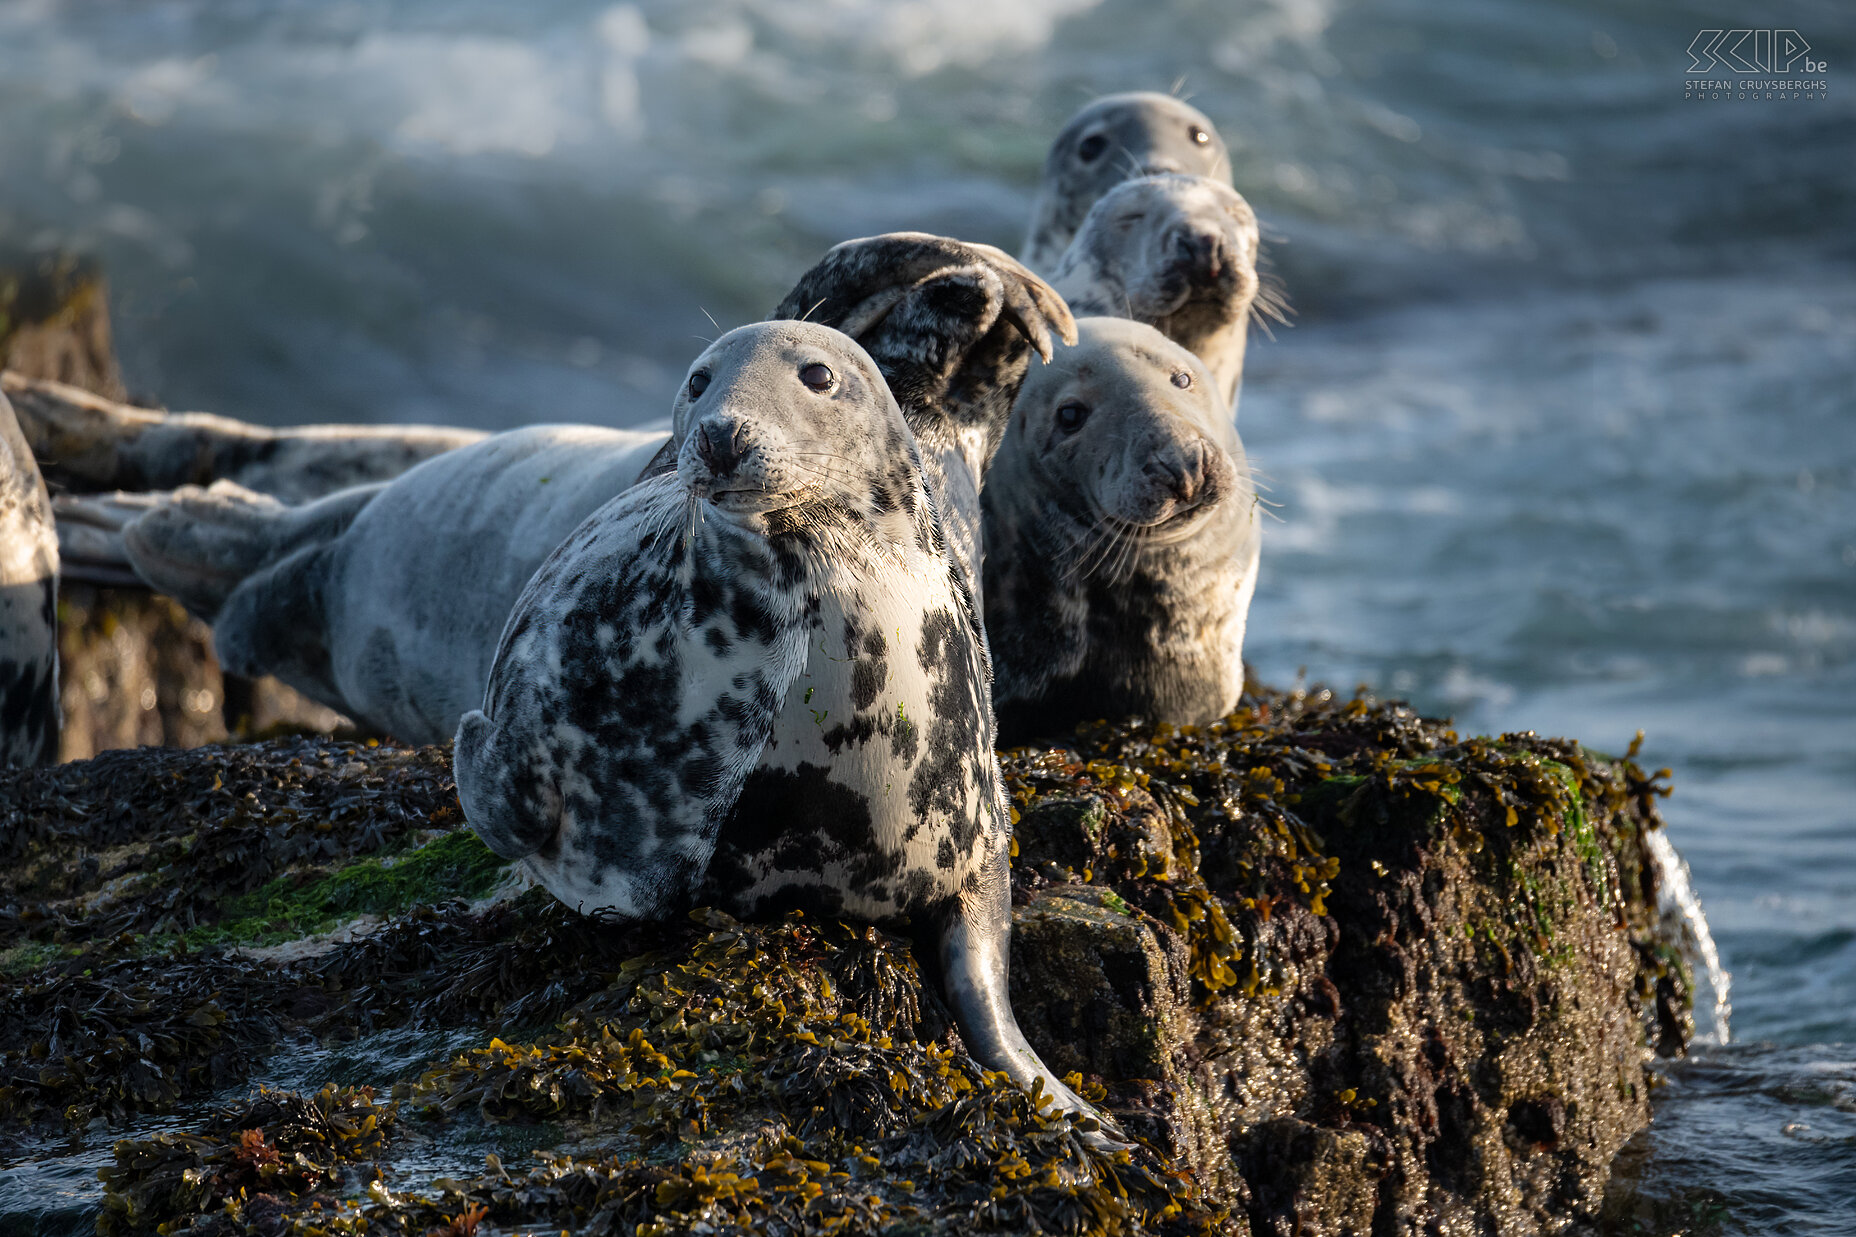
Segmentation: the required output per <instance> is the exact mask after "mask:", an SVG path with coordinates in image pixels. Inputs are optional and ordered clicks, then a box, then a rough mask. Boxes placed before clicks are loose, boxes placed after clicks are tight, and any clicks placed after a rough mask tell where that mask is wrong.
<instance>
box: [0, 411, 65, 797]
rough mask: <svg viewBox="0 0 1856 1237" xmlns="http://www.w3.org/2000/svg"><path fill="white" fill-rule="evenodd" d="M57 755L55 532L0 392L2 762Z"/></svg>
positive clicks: (32, 761) (41, 486) (45, 760)
mask: <svg viewBox="0 0 1856 1237" xmlns="http://www.w3.org/2000/svg"><path fill="white" fill-rule="evenodd" d="M57 758H58V537H57V534H56V533H55V532H54V531H53V529H52V504H51V498H50V496H49V495H47V493H46V492H45V481H44V478H42V477H40V476H39V466H38V463H37V462H36V461H35V460H34V459H33V456H32V450H31V448H29V447H28V446H27V445H26V438H25V435H23V434H21V433H20V432H19V423H18V422H17V421H16V420H15V419H14V417H13V406H12V405H11V404H10V403H8V402H7V399H6V396H5V395H0V765H37V764H50V763H51V762H52V761H54V760H56V759H57Z"/></svg>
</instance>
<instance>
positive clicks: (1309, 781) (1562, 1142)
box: [0, 692, 1689, 1235]
mask: <svg viewBox="0 0 1856 1237" xmlns="http://www.w3.org/2000/svg"><path fill="white" fill-rule="evenodd" d="M1006 770H1007V775H1008V783H1009V785H1010V787H1011V789H1012V793H1013V796H1014V802H1015V805H1016V810H1017V812H1018V813H1019V816H1020V819H1019V821H1018V825H1017V830H1016V852H1017V853H1016V854H1015V856H1014V900H1015V903H1016V904H1017V912H1016V925H1015V931H1014V939H1013V951H1012V956H1013V999H1014V1005H1015V1008H1016V1009H1017V1012H1018V1015H1019V1019H1020V1021H1021V1024H1022V1025H1023V1027H1024V1029H1025V1031H1026V1034H1027V1035H1028V1036H1029V1037H1030V1039H1031V1040H1032V1042H1033V1043H1034V1044H1035V1045H1036V1046H1037V1047H1038V1049H1039V1051H1040V1052H1041V1053H1043V1054H1044V1057H1045V1059H1046V1061H1048V1062H1049V1063H1050V1064H1051V1066H1052V1067H1053V1068H1054V1069H1055V1070H1057V1071H1058V1072H1060V1073H1067V1074H1069V1075H1070V1077H1071V1081H1072V1083H1073V1084H1074V1085H1078V1086H1080V1087H1081V1089H1082V1090H1083V1091H1084V1093H1085V1094H1087V1095H1089V1096H1090V1097H1091V1098H1092V1099H1095V1100H1096V1101H1097V1102H1098V1103H1099V1104H1101V1106H1102V1107H1103V1108H1104V1109H1105V1110H1107V1111H1109V1112H1111V1113H1112V1114H1114V1116H1115V1117H1116V1119H1117V1120H1118V1121H1120V1122H1121V1124H1122V1125H1123V1127H1124V1128H1125V1129H1127V1130H1128V1131H1129V1132H1130V1133H1132V1134H1134V1135H1136V1136H1137V1137H1138V1138H1139V1139H1140V1140H1141V1143H1142V1145H1141V1146H1140V1147H1138V1148H1136V1149H1135V1150H1134V1151H1133V1152H1132V1153H1122V1154H1120V1155H1118V1156H1116V1157H1112V1158H1105V1157H1102V1156H1099V1155H1096V1154H1093V1153H1091V1152H1090V1151H1089V1150H1088V1149H1087V1148H1086V1147H1085V1146H1084V1145H1083V1143H1082V1142H1081V1140H1080V1139H1079V1138H1078V1136H1077V1130H1076V1129H1075V1128H1074V1127H1073V1126H1072V1123H1071V1121H1070V1119H1068V1118H1065V1117H1053V1116H1050V1115H1049V1114H1048V1113H1046V1112H1041V1111H1040V1110H1039V1109H1038V1108H1037V1107H1035V1106H1034V1104H1033V1102H1032V1101H1031V1100H1030V1099H1028V1098H1027V1097H1026V1096H1024V1095H1023V1094H1022V1093H1020V1092H1018V1091H1017V1090H1015V1089H1014V1088H1012V1087H1010V1086H1009V1085H1007V1084H1005V1083H1004V1082H1003V1081H1001V1080H1000V1079H998V1078H996V1077H992V1076H988V1075H986V1074H984V1073H983V1072H982V1071H980V1070H978V1069H976V1068H975V1067H974V1066H973V1065H972V1063H971V1062H970V1061H968V1060H967V1058H966V1057H965V1055H964V1053H963V1052H961V1050H960V1045H959V1041H958V1037H957V1035H956V1033H955V1032H954V1031H953V1030H952V1029H951V1025H950V1023H949V1020H948V1019H947V1017H946V1015H945V1013H944V1011H942V1010H941V1008H940V1005H939V1002H938V1000H937V999H936V998H935V996H934V994H933V991H932V988H931V987H929V986H926V985H924V983H923V981H922V979H921V976H920V974H919V972H918V971H917V969H916V966H915V964H914V961H913V959H912V957H911V956H910V952H909V949H908V947H907V945H906V944H905V943H904V942H903V941H902V940H901V939H899V938H898V937H896V936H893V935H891V934H889V933H886V932H883V931H881V930H878V929H875V928H871V927H868V926H865V925H855V924H851V925H845V924H838V923H833V922H822V921H811V920H806V919H802V918H798V917H795V918H791V919H787V920H784V921H780V922H777V923H769V924H740V923H736V922H734V921H732V920H729V919H727V918H726V917H725V916H721V915H718V914H714V913H711V912H706V911H698V912H696V913H694V914H693V915H692V916H691V917H690V918H689V919H688V920H683V921H678V922H675V923H667V924H658V925H619V924H612V923H606V922H600V921H596V920H592V919H587V918H584V917H581V916H578V915H575V914H573V913H571V912H569V911H567V910H565V909H564V908H562V907H560V906H558V905H557V904H555V903H553V902H552V901H551V900H550V899H549V898H547V896H546V895H545V894H543V893H542V892H541V891H539V890H532V889H530V890H526V891H524V890H523V889H522V888H521V886H520V882H519V881H518V880H517V879H516V878H514V877H513V875H512V874H511V873H509V872H508V871H507V870H506V869H505V868H504V867H503V866H502V865H501V864H500V863H499V862H498V861H497V860H496V859H495V858H494V857H493V856H491V855H489V853H488V852H487V851H486V850H484V849H483V848H482V847H481V845H480V844H478V843H477V842H476V840H475V838H474V837H473V836H472V835H470V834H469V833H468V832H467V831H464V830H462V829H461V817H460V815H459V812H458V809H457V804H456V797H455V792H454V790H453V788H452V785H451V782H450V774H449V767H448V760H447V753H446V752H444V751H443V750H442V749H406V748H400V747H395V746H393V745H391V744H386V745H370V744H364V743H339V742H334V741H329V740H309V739H284V740H276V741H272V742H267V743H260V744H252V745H247V746H241V747H202V748H196V749H192V750H189V751H176V750H162V749H147V750H142V751H134V752H113V753H109V754H106V755H105V756H103V757H101V758H98V759H96V760H91V761H85V762H79V763H73V764H68V765H63V766H58V767H54V768H50V769H41V770H34V771H13V772H6V773H3V774H0V857H3V858H4V859H5V860H6V862H5V863H4V865H0V871H4V873H5V875H4V877H3V878H0V1007H3V1008H5V1009H7V1010H8V1011H9V1016H8V1018H6V1019H5V1020H4V1023H3V1024H0V1163H4V1164H7V1165H10V1166H11V1169H10V1170H9V1175H11V1176H13V1177H14V1179H15V1180H16V1181H19V1182H31V1181H37V1180H44V1181H52V1180H64V1181H67V1182H68V1181H69V1180H70V1179H71V1178H72V1177H73V1175H81V1176H82V1177H83V1178H85V1179H89V1178H92V1177H94V1176H96V1175H97V1174H96V1172H95V1169H94V1168H92V1167H89V1165H91V1164H93V1163H94V1162H97V1161H101V1168H102V1172H101V1177H102V1180H101V1182H100V1183H94V1184H91V1185H89V1186H88V1187H86V1188H80V1189H77V1190H76V1191H75V1197H72V1191H70V1190H66V1191H65V1192H64V1193H59V1192H58V1191H55V1190H52V1189H50V1188H49V1187H48V1188H47V1189H46V1190H45V1191H43V1192H42V1193H41V1194H39V1195H35V1194H33V1192H32V1190H31V1189H29V1188H26V1187H25V1186H15V1187H12V1188H10V1189H9V1188H0V1229H3V1228H5V1227H6V1226H7V1225H12V1226H13V1227H15V1228H19V1227H20V1226H22V1225H24V1226H25V1227H24V1228H23V1229H22V1230H21V1231H60V1230H61V1229H62V1230H63V1231H88V1230H89V1229H90V1228H91V1227H93V1226H95V1227H96V1228H98V1229H100V1230H101V1231H104V1232H107V1233H115V1232H125V1233H126V1232H139V1231H153V1230H154V1229H155V1228H156V1227H157V1226H166V1227H165V1229H164V1231H169V1232H194V1233H208V1232H211V1233H244V1232H252V1233H281V1232H299V1233H315V1232H360V1231H366V1232H369V1233H380V1232H388V1233H426V1232H430V1231H434V1230H440V1229H442V1230H444V1231H448V1232H451V1233H464V1232H471V1231H477V1232H490V1231H493V1230H494V1231H505V1232H507V1231H523V1232H528V1231H547V1232H556V1231H560V1230H561V1229H563V1228H565V1229H571V1230H573V1231H575V1232H587V1233H603V1232H611V1233H633V1232H646V1233H682V1232H793V1233H801V1232H887V1233H895V1234H902V1233H931V1232H949V1233H952V1232H968V1231H976V1230H993V1231H1007V1232H1030V1231H1055V1232H1154V1233H1175V1232H1180V1233H1184V1232H1227V1233H1246V1232H1249V1233H1256V1234H1265V1233H1268V1234H1277V1233H1281V1234H1290V1233H1302V1234H1344V1233H1358V1234H1375V1235H1379V1234H1394V1233H1412V1234H1418V1233H1502V1234H1521V1233H1559V1232H1584V1231H1596V1230H1597V1229H1598V1228H1599V1227H1600V1226H1601V1223H1602V1221H1601V1216H1600V1212H1601V1207H1602V1205H1603V1203H1604V1196H1605V1191H1606V1186H1607V1181H1608V1178H1609V1173H1610V1166H1611V1162H1612V1158H1613V1156H1614V1155H1615V1154H1616V1152H1617V1151H1618V1150H1619V1149H1620V1148H1621V1147H1623V1146H1624V1145H1625V1143H1626V1142H1627V1141H1628V1140H1630V1139H1631V1137H1632V1136H1633V1135H1634V1134H1635V1133H1636V1132H1637V1131H1638V1130H1640V1129H1641V1128H1642V1127H1643V1126H1644V1125H1645V1123H1646V1122H1647V1120H1648V1117H1649V1079H1650V1073H1649V1067H1650V1064H1651V1060H1652V1057H1653V1054H1654V1053H1655V1052H1656V1051H1657V1050H1658V1049H1659V1048H1660V1049H1661V1050H1662V1051H1664V1052H1679V1051H1680V1050H1681V1047H1682V1046H1683V1044H1685V1042H1686V1040H1687V1037H1688V1035H1689V1023H1688V1014H1687V988H1686V981H1687V973H1686V970H1685V968H1684V966H1683V964H1682V963H1681V961H1680V959H1679V957H1678V956H1677V955H1676V953H1675V951H1674V950H1673V949H1672V948H1671V947H1670V945H1669V943H1667V942H1666V941H1664V940H1663V939H1662V938H1661V937H1660V936H1659V935H1658V932H1659V929H1658V927H1657V916H1656V911H1655V874H1654V869H1653V867H1652V866H1651V865H1650V864H1649V862H1648V860H1647V859H1646V856H1645V853H1644V850H1643V847H1642V838H1643V836H1644V833H1645V831H1646V830H1650V829H1654V828H1657V827H1659V822H1658V819H1657V815H1656V807H1655V804H1656V796H1657V795H1658V794H1659V793H1660V790H1661V788H1660V785H1659V783H1658V782H1657V780H1656V779H1655V778H1653V777H1650V776H1647V775H1645V773H1644V772H1643V771H1642V770H1641V769H1639V768H1638V767H1637V766H1636V764H1635V763H1634V761H1633V760H1631V759H1630V758H1629V757H1623V758H1617V759H1612V758H1607V757H1602V756H1599V755H1597V754H1595V753H1591V752H1588V751H1585V750H1583V749H1581V748H1579V747H1578V746H1577V745H1576V744H1572V743H1567V742H1563V741H1557V740H1553V741H1548V740H1541V739H1538V738H1536V737H1534V736H1531V735H1518V736H1517V735H1510V736H1503V737H1502V738H1500V739H1470V740H1461V739H1459V738H1458V737H1457V736H1456V735H1454V734H1453V733H1451V732H1450V731H1449V730H1448V729H1447V728H1446V727H1444V726H1442V725H1440V724H1436V723H1431V722H1425V721H1422V720H1421V719H1419V718H1417V717H1415V716H1414V715H1412V714H1411V713H1410V712H1409V711H1407V710H1404V709H1402V708H1400V707H1397V706H1395V705H1386V704H1377V703H1374V702H1371V701H1368V700H1364V699H1362V700H1345V699H1336V698H1334V697H1332V696H1331V695H1329V694H1328V693H1325V692H1315V693H1313V694H1282V693H1269V692H1266V693H1261V694H1258V695H1255V696H1251V697H1246V701H1245V707H1244V708H1243V709H1241V710H1240V712H1239V713H1237V714H1235V715H1233V716H1232V717H1231V718H1230V719H1227V721H1225V722H1222V723H1219V724H1218V725H1216V726H1212V727H1207V728H1203V729H1200V730H1195V731H1175V730H1169V729H1166V728H1159V729H1155V728H1152V727H1142V726H1126V727H1101V728H1098V729H1095V730H1092V731H1090V732H1088V733H1085V734H1081V735H1079V736H1077V738H1076V739H1074V740H1073V741H1072V742H1071V743H1070V744H1069V745H1067V746H1066V747H1063V748H1053V749H1021V750H1019V751H1015V752H1012V753H1008V754H1007V758H1006ZM259 1083H270V1084H272V1085H270V1086H268V1087H266V1088H262V1089H260V1088H257V1087H256V1084H259ZM86 1156H88V1157H90V1158H88V1159H86V1158H85V1157H86ZM60 1171H63V1172H64V1174H65V1175H64V1176H63V1177H59V1176H58V1174H59V1172H60ZM53 1195H56V1197H53ZM1611 1213H1612V1214H1613V1215H1617V1214H1622V1213H1623V1212H1622V1210H1621V1209H1620V1208H1619V1207H1618V1205H1617V1203H1616V1201H1615V1200H1614V1201H1613V1204H1612V1207H1611Z"/></svg>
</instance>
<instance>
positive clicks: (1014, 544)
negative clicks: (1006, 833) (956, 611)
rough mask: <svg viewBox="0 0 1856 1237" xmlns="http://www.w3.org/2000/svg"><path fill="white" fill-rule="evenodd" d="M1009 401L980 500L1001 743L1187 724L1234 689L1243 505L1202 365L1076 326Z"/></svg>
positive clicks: (1246, 596)
mask: <svg viewBox="0 0 1856 1237" xmlns="http://www.w3.org/2000/svg"><path fill="white" fill-rule="evenodd" d="M1077 331H1078V335H1079V341H1078V343H1077V344H1076V345H1075V346H1074V347H1069V348H1064V349H1061V350H1059V351H1058V353H1057V355H1056V356H1055V357H1054V358H1053V360H1052V363H1051V364H1050V365H1047V366H1044V367H1041V368H1040V369H1039V370H1037V371H1036V372H1034V373H1033V374H1032V375H1031V376H1030V377H1029V378H1028V379H1027V380H1026V382H1025V384H1024V386H1023V388H1022V389H1021V390H1020V392H1019V396H1018V403H1017V406H1016V408H1015V409H1014V412H1013V416H1012V420H1011V424H1010V426H1009V428H1008V429H1007V432H1006V436H1005V441H1004V442H1003V443H1002V444H1001V446H1000V448H999V451H998V454H997V455H996V457H995V458H994V460H993V465H992V473H991V476H990V477H989V478H988V482H987V486H986V490H985V493H984V495H983V499H984V503H985V537H986V592H985V598H986V601H985V607H986V610H985V612H986V628H987V631H988V633H989V634H990V636H991V638H992V652H993V659H994V669H995V672H996V677H995V680H994V687H993V701H994V706H995V708H996V709H997V712H998V721H999V734H1000V739H1001V741H1002V742H1005V743H1007V744H1016V743H1023V742H1026V741H1029V740H1031V739H1034V738H1039V737H1045V736H1052V735H1060V734H1064V733H1067V732H1068V731H1070V730H1071V729H1072V728H1073V727H1074V726H1075V725H1076V724H1077V723H1078V722H1081V721H1089V720H1094V719H1096V718H1101V717H1117V716H1124V715H1129V714H1134V715H1140V716H1144V717H1148V718H1152V719H1155V720H1159V721H1166V722H1173V723H1179V724H1199V723H1204V722H1208V721H1211V720H1213V719H1215V718H1217V717H1220V716H1222V715H1224V714H1225V713H1228V712H1230V710H1231V709H1232V708H1234V707H1235V706H1236V704H1237V700H1238V697H1239V695H1241V694H1242V692H1243V686H1244V663H1243V642H1244V626H1245V620H1246V617H1247V615H1248V613H1249V608H1250V598H1251V594H1252V592H1253V591H1254V590H1255V588H1256V578H1257V561H1258V552H1259V544H1260V527H1259V524H1260V520H1259V515H1260V513H1259V509H1258V505H1257V502H1256V495H1255V491H1254V489H1253V487H1252V484H1251V480H1250V474H1249V467H1248V464H1247V461H1246V460H1245V457H1244V449H1243V445H1242V443H1241V442H1240V441H1239V439H1238V436H1237V429H1236V426H1235V425H1233V423H1232V421H1231V416H1230V409H1229V406H1228V405H1227V404H1226V403H1225V401H1224V399H1223V397H1222V395H1221V394H1220V393H1219V391H1218V390H1217V388H1216V386H1215V383H1214V381H1213V378H1212V374H1211V371H1210V370H1209V369H1208V368H1207V367H1206V365H1205V364H1204V362H1202V361H1200V360H1199V359H1198V358H1197V357H1195V356H1193V355H1192V354H1191V353H1190V352H1187V351H1186V350H1185V349H1184V348H1182V347H1180V346H1179V345H1178V344H1176V343H1174V342H1172V341H1171V340H1169V339H1167V338H1166V337H1165V336H1164V335H1162V334H1160V332H1159V331H1157V330H1155V329H1154V328H1153V327H1150V326H1147V325H1144V324H1142V323H1138V322H1132V321H1127V320H1125V319H1114V318H1082V319H1079V320H1078V323H1077Z"/></svg>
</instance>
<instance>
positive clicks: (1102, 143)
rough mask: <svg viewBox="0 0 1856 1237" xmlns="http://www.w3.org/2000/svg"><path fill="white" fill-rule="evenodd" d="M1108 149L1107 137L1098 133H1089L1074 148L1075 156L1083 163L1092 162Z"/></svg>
mask: <svg viewBox="0 0 1856 1237" xmlns="http://www.w3.org/2000/svg"><path fill="white" fill-rule="evenodd" d="M1107 149H1108V139H1107V138H1105V137H1103V136H1102V135H1101V134H1100V133H1091V134H1090V135H1089V136H1088V137H1086V138H1084V139H1083V144H1082V145H1081V146H1078V147H1077V148H1076V157H1077V158H1078V159H1081V160H1082V161H1083V162H1084V163H1094V162H1095V161H1096V160H1097V159H1100V158H1101V157H1102V152H1103V151H1105V150H1107Z"/></svg>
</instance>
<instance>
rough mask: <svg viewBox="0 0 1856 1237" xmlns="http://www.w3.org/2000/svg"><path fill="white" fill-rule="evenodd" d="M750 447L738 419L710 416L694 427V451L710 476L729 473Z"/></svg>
mask: <svg viewBox="0 0 1856 1237" xmlns="http://www.w3.org/2000/svg"><path fill="white" fill-rule="evenodd" d="M753 450H754V444H753V443H752V442H750V441H747V427H746V426H744V425H742V424H741V423H740V422H739V421H735V422H732V423H731V422H727V421H722V420H719V419H716V418H711V419H709V420H707V421H704V422H703V423H702V424H701V425H700V426H698V427H697V429H696V454H697V456H698V457H699V458H700V459H701V460H702V462H703V464H704V465H705V466H707V468H708V469H709V476H710V477H711V478H713V479H714V480H717V481H722V480H726V479H728V478H731V477H733V476H734V475H735V472H736V471H737V470H738V469H739V468H740V466H741V462H742V461H743V460H744V459H746V458H747V457H748V453H749V452H751V451H753Z"/></svg>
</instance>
